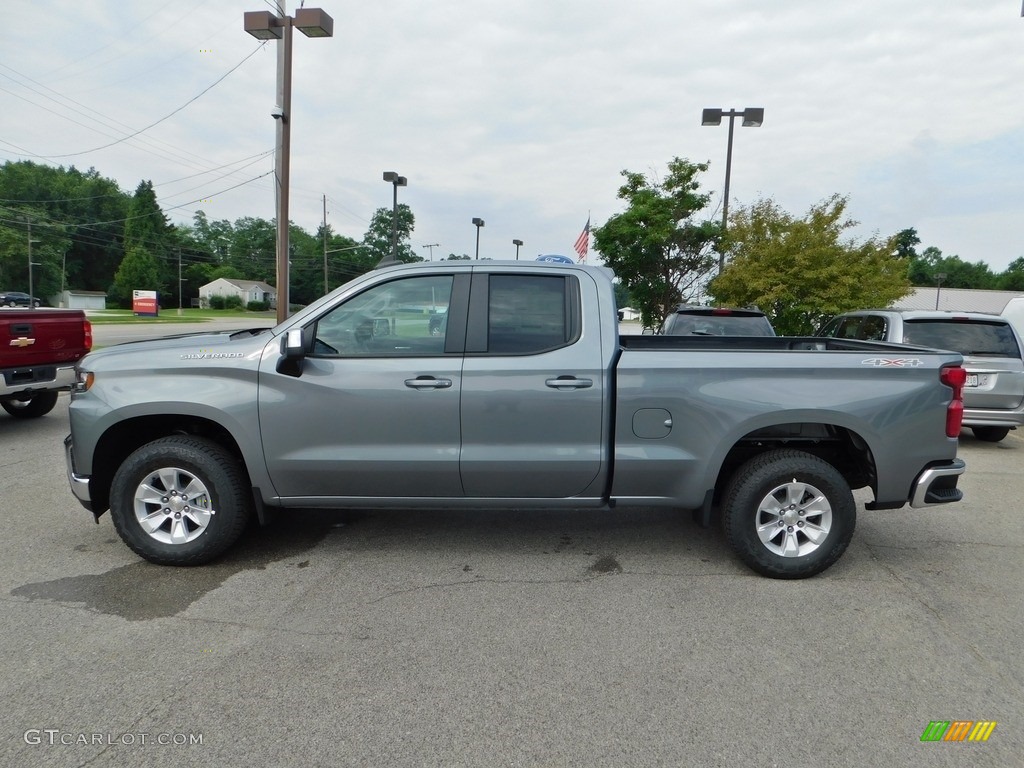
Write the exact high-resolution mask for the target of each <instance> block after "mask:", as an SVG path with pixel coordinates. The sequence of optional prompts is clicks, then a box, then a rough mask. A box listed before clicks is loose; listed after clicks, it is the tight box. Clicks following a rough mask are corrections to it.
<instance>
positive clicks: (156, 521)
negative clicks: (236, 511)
mask: <svg viewBox="0 0 1024 768" xmlns="http://www.w3.org/2000/svg"><path fill="white" fill-rule="evenodd" d="M215 514H216V510H215V509H214V508H213V502H212V499H211V498H210V492H209V490H207V488H206V486H205V485H204V484H203V482H202V481H201V480H200V479H199V478H198V477H196V476H195V475H193V474H192V473H191V472H189V471H188V470H186V469H180V468H178V467H161V468H160V469H157V470H154V471H153V472H151V473H150V474H149V475H148V476H147V477H146V479H145V480H143V481H142V482H141V483H139V486H138V488H136V489H135V518H136V519H137V520H138V521H139V526H140V527H141V528H142V530H143V531H145V532H146V533H147V534H149V536H151V537H152V538H154V539H156V540H157V541H159V542H160V543H161V544H186V543H188V542H190V541H194V540H195V539H197V538H199V537H200V536H202V535H203V533H204V532H205V531H206V527H207V526H208V525H209V524H210V518H211V517H212V516H213V515H215Z"/></svg>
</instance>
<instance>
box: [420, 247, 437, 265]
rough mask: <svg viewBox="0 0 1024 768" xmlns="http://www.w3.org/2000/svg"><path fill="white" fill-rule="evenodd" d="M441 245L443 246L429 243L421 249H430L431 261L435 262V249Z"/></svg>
mask: <svg viewBox="0 0 1024 768" xmlns="http://www.w3.org/2000/svg"><path fill="white" fill-rule="evenodd" d="M440 245H441V244H440V243H427V244H426V245H421V246H420V247H421V248H429V249H430V260H431V261H433V260H434V249H435V248H437V247H439V246H440Z"/></svg>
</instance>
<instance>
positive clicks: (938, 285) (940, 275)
mask: <svg viewBox="0 0 1024 768" xmlns="http://www.w3.org/2000/svg"><path fill="white" fill-rule="evenodd" d="M945 279H946V273H945V272H936V273H935V308H936V309H938V308H939V294H941V293H942V281H943V280H945Z"/></svg>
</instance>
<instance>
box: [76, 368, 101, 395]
mask: <svg viewBox="0 0 1024 768" xmlns="http://www.w3.org/2000/svg"><path fill="white" fill-rule="evenodd" d="M95 378H96V375H95V374H94V373H93V372H92V371H83V370H81V369H79V370H77V371H75V385H74V386H73V387H72V388H71V391H72V392H88V391H89V388H90V387H92V383H93V381H94V380H95Z"/></svg>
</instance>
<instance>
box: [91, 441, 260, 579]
mask: <svg viewBox="0 0 1024 768" xmlns="http://www.w3.org/2000/svg"><path fill="white" fill-rule="evenodd" d="M247 500H248V493H247V490H246V482H245V473H244V472H243V470H242V468H241V466H240V465H239V463H238V461H237V460H236V459H235V457H234V456H232V455H231V454H230V453H228V451H226V450H225V449H224V448H222V447H221V446H220V445H218V444H217V443H214V442H212V441H210V440H205V439H203V438H197V437H189V436H184V435H180V436H174V437H165V438H161V439H160V440H155V441H153V442H152V443H148V444H146V445H144V446H142V447H141V448H139V449H138V450H136V451H135V452H134V453H132V454H130V455H129V456H128V458H127V459H125V460H124V463H123V464H121V466H120V467H119V468H118V470H117V472H116V473H115V474H114V481H113V484H112V485H111V488H110V516H111V518H112V519H113V521H114V527H115V528H116V529H117V533H118V535H120V537H121V539H122V540H123V541H124V543H125V544H127V545H128V546H129V547H131V549H132V550H133V551H134V552H135V553H136V554H137V555H139V556H141V557H143V558H145V559H146V560H149V561H150V562H151V563H157V564H158V565H202V564H203V563H207V562H209V561H211V560H213V559H214V558H216V557H217V556H219V555H220V554H222V553H223V552H224V551H225V550H227V549H228V548H229V547H230V546H231V545H232V544H234V543H235V542H236V541H237V540H238V538H239V536H241V535H242V532H243V531H244V530H245V526H246V523H248V520H249V503H248V501H247Z"/></svg>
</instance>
